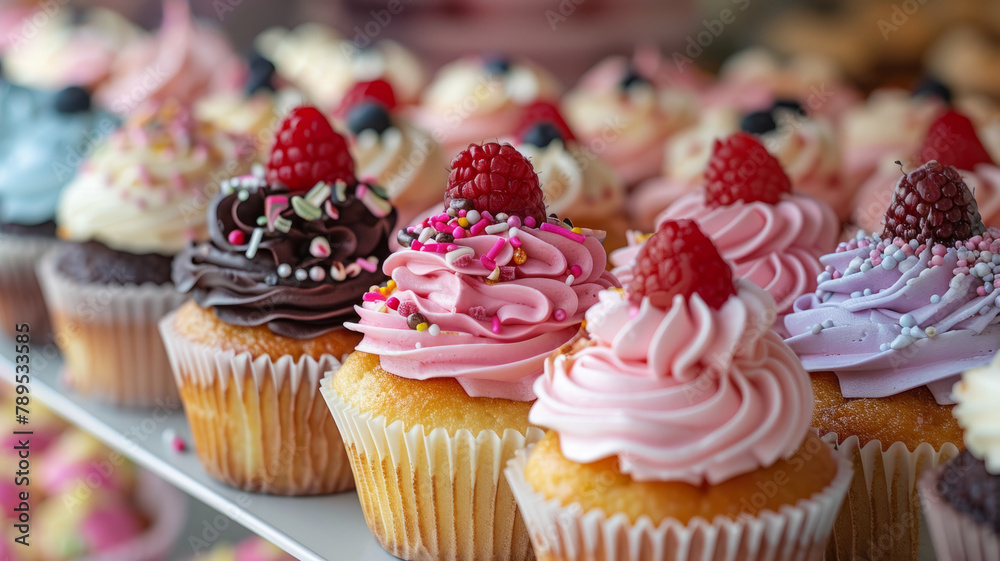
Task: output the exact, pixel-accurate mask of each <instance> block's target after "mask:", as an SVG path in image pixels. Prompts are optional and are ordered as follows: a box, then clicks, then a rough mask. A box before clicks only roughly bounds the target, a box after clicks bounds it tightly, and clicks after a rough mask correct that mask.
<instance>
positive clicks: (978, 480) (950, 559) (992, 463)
mask: <svg viewBox="0 0 1000 561" xmlns="http://www.w3.org/2000/svg"><path fill="white" fill-rule="evenodd" d="M998 368H1000V362H998V361H997V359H995V358H994V360H993V362H991V363H990V364H988V365H986V366H980V367H977V368H973V369H970V370H966V371H965V373H963V374H962V379H961V381H959V382H958V383H957V384H955V388H954V391H953V394H952V397H953V398H954V399H955V401H956V402H957V405H956V406H955V408H954V409H953V410H952V413H954V415H955V418H956V419H958V423H959V424H960V425H962V429H963V430H964V433H965V450H964V451H963V452H962V453H961V454H959V455H958V457H957V458H954V459H952V460H950V461H948V462H947V463H945V464H944V465H943V466H941V467H940V468H938V469H936V470H933V471H929V472H927V473H926V474H925V475H924V477H923V479H921V481H920V495H921V498H922V499H923V507H924V514H925V515H926V516H927V526H928V528H930V533H931V537H932V538H933V539H934V550H935V552H936V553H937V558H938V559H940V560H941V561H959V560H960V559H962V560H966V561H988V560H990V559H996V557H997V555H996V554H997V553H1000V508H998V505H997V499H998V497H1000V438H998V437H997V434H998V432H997V429H998V426H1000V425H998V421H997V419H996V406H995V404H996V403H997V399H1000V369H998Z"/></svg>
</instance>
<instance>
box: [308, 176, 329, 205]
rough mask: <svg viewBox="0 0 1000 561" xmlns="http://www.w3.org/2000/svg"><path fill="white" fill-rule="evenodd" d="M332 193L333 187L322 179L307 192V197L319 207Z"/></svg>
mask: <svg viewBox="0 0 1000 561" xmlns="http://www.w3.org/2000/svg"><path fill="white" fill-rule="evenodd" d="M332 193H333V189H332V188H331V187H330V186H329V185H327V184H326V182H324V181H320V182H319V183H317V184H316V185H313V188H312V189H310V190H309V192H308V193H306V196H305V199H306V200H307V201H309V203H310V204H312V205H314V206H317V207H318V206H319V205H320V204H322V203H323V201H326V200H328V199H329V198H330V195H331V194H332Z"/></svg>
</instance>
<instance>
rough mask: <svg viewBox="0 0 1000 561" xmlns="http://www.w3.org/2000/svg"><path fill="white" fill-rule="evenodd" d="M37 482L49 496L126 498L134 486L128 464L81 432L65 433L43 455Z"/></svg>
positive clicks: (130, 468)
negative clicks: (89, 495)
mask: <svg viewBox="0 0 1000 561" xmlns="http://www.w3.org/2000/svg"><path fill="white" fill-rule="evenodd" d="M44 453H45V454H46V456H45V462H44V463H42V465H41V466H40V467H39V470H38V482H39V484H40V485H41V487H42V489H44V493H45V494H46V495H49V496H59V495H63V494H69V495H77V494H81V491H82V492H83V493H86V492H88V491H89V492H93V493H95V494H107V495H111V494H127V493H130V492H131V491H132V489H133V488H134V485H135V470H134V467H133V465H132V463H131V462H130V461H128V460H126V459H125V458H124V457H123V456H122V455H121V454H119V453H117V452H113V451H111V450H109V449H108V447H107V446H104V445H103V444H101V443H100V442H99V441H98V440H97V439H95V438H94V437H92V436H90V435H89V434H87V433H85V432H83V431H82V430H67V431H65V432H63V433H62V435H61V436H60V437H59V439H58V440H56V441H55V442H54V443H53V444H52V446H51V447H49V448H47V449H46V451H45V452H44Z"/></svg>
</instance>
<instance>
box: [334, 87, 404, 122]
mask: <svg viewBox="0 0 1000 561" xmlns="http://www.w3.org/2000/svg"><path fill="white" fill-rule="evenodd" d="M364 101H374V102H376V103H379V104H381V105H382V107H385V109H386V111H391V110H393V109H395V108H396V94H395V93H394V92H393V91H392V86H391V85H390V84H389V82H386V81H385V80H372V81H370V82H358V83H357V84H354V86H353V87H351V89H350V90H348V91H347V93H346V94H344V97H343V98H341V100H340V104H339V105H337V109H335V110H334V112H333V114H334V115H335V116H337V117H340V118H343V117H345V116H346V115H347V112H348V111H350V110H351V108H352V107H354V106H355V105H357V104H359V103H362V102H364Z"/></svg>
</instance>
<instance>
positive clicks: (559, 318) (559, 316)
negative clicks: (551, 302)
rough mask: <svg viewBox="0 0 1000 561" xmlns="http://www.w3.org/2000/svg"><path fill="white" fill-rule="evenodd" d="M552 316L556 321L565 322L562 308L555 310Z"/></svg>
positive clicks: (564, 311) (564, 312)
mask: <svg viewBox="0 0 1000 561" xmlns="http://www.w3.org/2000/svg"><path fill="white" fill-rule="evenodd" d="M552 315H553V316H554V317H555V318H556V321H565V320H566V310H564V309H562V308H556V311H555V312H554V313H553V314H552Z"/></svg>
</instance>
